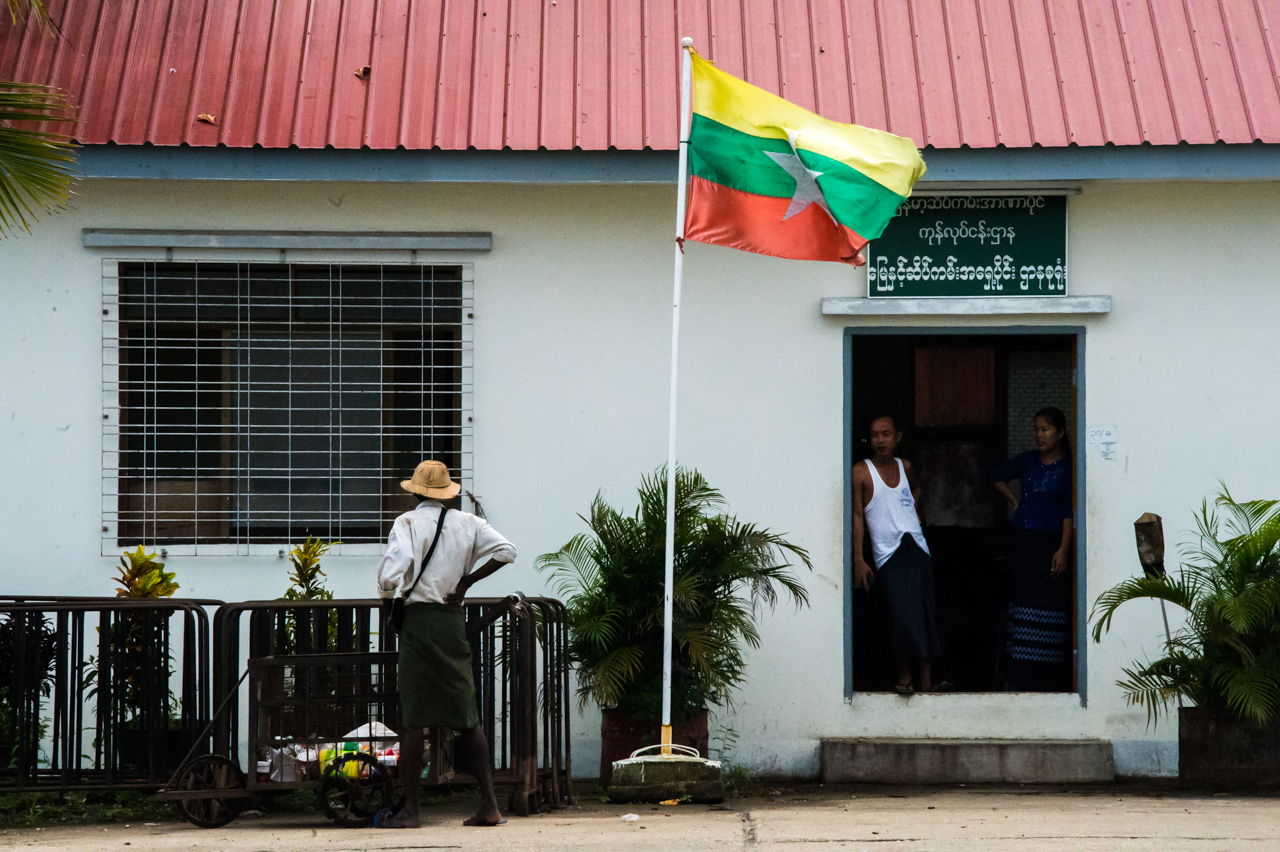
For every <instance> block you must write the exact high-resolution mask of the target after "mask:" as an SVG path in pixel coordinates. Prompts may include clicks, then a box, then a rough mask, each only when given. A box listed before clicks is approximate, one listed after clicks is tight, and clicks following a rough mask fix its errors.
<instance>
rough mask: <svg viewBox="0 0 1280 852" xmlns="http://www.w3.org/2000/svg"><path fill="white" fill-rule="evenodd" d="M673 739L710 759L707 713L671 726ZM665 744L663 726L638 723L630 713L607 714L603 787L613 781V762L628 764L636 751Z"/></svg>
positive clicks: (602, 730)
mask: <svg viewBox="0 0 1280 852" xmlns="http://www.w3.org/2000/svg"><path fill="white" fill-rule="evenodd" d="M671 738H672V740H673V741H674V742H676V743H677V744H679V745H687V746H693V747H694V748H696V749H697V750H698V754H700V755H701V756H703V757H706V756H707V740H708V735H707V711H706V710H703V711H702V712H701V713H698V714H697V715H696V716H694V717H692V718H690V719H686V720H684V721H683V722H676V723H675V724H673V725H672V726H671ZM661 741H662V726H661V725H659V724H658V723H657V722H651V721H647V720H642V719H637V718H636V717H634V716H632V715H631V714H629V713H623V712H621V711H618V710H605V711H604V712H603V713H602V714H601V718H600V786H602V787H608V786H609V782H610V781H611V780H612V778H613V762H614V761H615V760H626V759H627V758H628V757H630V756H631V752H633V751H635V750H636V749H638V748H640V747H642V746H647V745H654V744H655V743H659V742H661Z"/></svg>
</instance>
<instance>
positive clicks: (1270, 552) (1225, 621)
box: [1092, 486, 1280, 724]
mask: <svg viewBox="0 0 1280 852" xmlns="http://www.w3.org/2000/svg"><path fill="white" fill-rule="evenodd" d="M1219 512H1221V515H1222V516H1221V517H1219ZM1196 526H1197V528H1198V529H1197V536H1196V541H1195V543H1194V544H1193V545H1192V546H1191V547H1189V548H1188V549H1187V550H1186V552H1185V556H1186V559H1185V560H1184V562H1183V565H1182V567H1181V570H1180V571H1179V572H1178V575H1177V577H1173V576H1159V577H1150V576H1142V577H1136V578H1134V579H1132V580H1127V581H1125V582H1123V583H1121V584H1119V585H1118V586H1116V587H1114V588H1112V589H1110V590H1108V591H1106V592H1104V593H1103V594H1102V595H1101V596H1100V597H1099V598H1098V600H1097V602H1096V603H1095V604H1094V610H1093V615H1092V617H1093V618H1095V619H1096V623H1095V624H1094V627H1093V638H1094V641H1101V640H1102V634H1103V633H1104V632H1106V631H1107V630H1109V629H1110V627H1111V619H1112V617H1113V616H1114V615H1115V612H1116V609H1117V608H1119V607H1120V605H1121V604H1124V603H1127V602H1128V601H1132V600H1138V599H1142V598H1153V599H1156V600H1163V601H1168V602H1169V603H1171V604H1174V605H1175V606H1178V607H1181V608H1182V609H1183V610H1184V611H1185V612H1186V623H1185V625H1184V626H1183V627H1182V628H1180V629H1179V630H1178V631H1177V632H1176V633H1174V634H1173V635H1172V637H1171V638H1170V639H1169V640H1168V641H1167V642H1166V643H1165V654H1164V656H1162V657H1160V658H1159V659H1157V660H1154V661H1151V662H1148V663H1146V664H1145V665H1135V666H1134V667H1133V668H1129V669H1124V674H1125V678H1126V679H1125V680H1121V681H1117V683H1118V685H1119V686H1120V687H1121V688H1122V689H1123V690H1124V691H1125V693H1126V697H1127V700H1128V701H1129V703H1130V704H1137V705H1141V706H1143V707H1145V708H1146V709H1147V718H1148V722H1149V723H1151V724H1154V723H1156V722H1157V721H1158V719H1159V716H1160V714H1161V713H1162V712H1165V711H1167V710H1168V708H1169V705H1170V703H1171V702H1172V701H1174V700H1175V699H1179V698H1185V699H1189V700H1191V701H1192V702H1194V703H1195V704H1196V705H1197V706H1199V707H1204V708H1208V709H1211V710H1224V709H1225V710H1228V711H1230V712H1231V713H1233V714H1235V715H1237V716H1239V717H1240V718H1242V719H1246V720H1250V721H1253V722H1255V723H1258V724H1263V723H1265V722H1267V721H1268V720H1270V719H1274V718H1275V717H1276V716H1277V713H1278V712H1280V501H1276V500H1253V501H1249V502H1245V503H1239V502H1236V501H1235V500H1233V499H1232V497H1231V495H1230V493H1229V492H1228V491H1227V489H1226V486H1223V488H1222V491H1221V492H1220V493H1219V494H1218V496H1217V497H1216V499H1215V500H1214V502H1213V507H1212V508H1211V507H1210V505H1209V501H1208V500H1206V501H1204V503H1203V504H1202V505H1201V507H1200V513H1199V514H1198V515H1197V516H1196Z"/></svg>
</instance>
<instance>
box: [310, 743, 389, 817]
mask: <svg viewBox="0 0 1280 852" xmlns="http://www.w3.org/2000/svg"><path fill="white" fill-rule="evenodd" d="M353 767H354V768H353ZM320 802H321V804H322V806H323V807H324V813H325V816H327V817H328V818H329V819H331V820H333V821H334V822H335V823H337V824H338V825H340V826H342V827H343V828H363V827H364V826H367V825H370V824H372V822H373V815H374V814H376V813H377V812H378V811H380V810H382V809H383V808H385V807H388V806H389V805H390V804H391V776H390V775H388V774H387V770H386V769H385V768H383V766H382V764H380V763H378V761H376V760H374V759H373V758H372V757H370V756H369V755H367V754H347V755H343V756H342V757H338V758H335V759H334V760H333V762H332V763H330V764H329V765H328V766H327V767H325V770H324V776H323V777H322V778H321V779H320Z"/></svg>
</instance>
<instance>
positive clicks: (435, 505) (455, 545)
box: [378, 500, 516, 603]
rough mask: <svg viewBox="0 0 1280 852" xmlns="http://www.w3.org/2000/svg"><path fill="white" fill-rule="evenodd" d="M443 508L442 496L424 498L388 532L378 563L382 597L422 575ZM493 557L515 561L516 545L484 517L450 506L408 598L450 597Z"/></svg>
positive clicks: (416, 600) (390, 595)
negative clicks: (419, 568) (475, 570)
mask: <svg viewBox="0 0 1280 852" xmlns="http://www.w3.org/2000/svg"><path fill="white" fill-rule="evenodd" d="M443 508H444V506H443V505H442V504H441V503H440V502H439V501H437V500H423V501H422V502H421V503H419V504H418V508H416V509H414V510H413V511H412V512H405V513H404V514H403V515H401V516H400V517H398V518H396V522H395V523H394V524H392V526H391V534H390V535H389V536H388V537H387V553H386V555H385V556H383V557H382V561H381V562H380V563H378V597H380V598H393V597H395V596H396V590H397V589H404V588H406V587H407V586H408V585H409V584H410V583H412V582H413V581H414V579H415V578H416V577H417V576H418V571H417V568H418V566H420V565H421V564H422V560H423V558H424V557H425V556H426V555H427V549H428V548H429V547H431V539H433V538H434V537H435V534H436V522H437V521H438V520H439V519H440V512H441V510H442V509H443ZM490 559H496V560H498V561H499V562H515V561H516V549H515V546H514V545H513V544H512V543H511V542H509V541H507V540H506V539H505V538H503V537H502V535H500V534H499V533H498V531H497V530H495V529H494V528H493V527H491V526H489V522H488V521H486V520H484V519H483V518H478V517H476V516H475V515H472V514H468V513H467V512H459V511H457V510H450V512H449V514H448V515H446V516H445V519H444V528H443V529H441V530H440V543H439V544H437V545H436V552H435V553H434V554H433V555H432V557H431V562H430V564H428V565H427V566H426V573H424V574H423V575H422V579H421V580H419V581H418V584H417V586H416V587H414V590H413V594H412V595H410V596H409V598H408V600H406V601H405V603H424V602H427V601H434V602H435V603H444V599H445V596H446V595H448V594H450V593H451V592H453V590H454V589H456V588H457V586H458V581H459V580H461V579H462V578H463V576H464V575H466V574H470V573H471V571H472V569H474V568H475V567H476V566H477V565H484V564H485V563H486V562H488V561H489V560H490Z"/></svg>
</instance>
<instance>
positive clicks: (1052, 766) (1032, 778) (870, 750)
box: [820, 737, 1116, 784]
mask: <svg viewBox="0 0 1280 852" xmlns="http://www.w3.org/2000/svg"><path fill="white" fill-rule="evenodd" d="M820 760H821V766H822V770H821V771H822V780H823V782H824V783H829V784H830V783H874V784H970V783H974V784H977V783H1018V784H1050V783H1062V784H1083V783H1097V782H1106V781H1112V780H1114V778H1115V774H1116V767H1115V761H1114V759H1113V757H1112V754H1111V743H1110V742H1108V741H1107V740H959V739H957V740H943V739H906V738H896V737H866V738H860V737H832V738H828V739H824V740H822V745H821V750H820Z"/></svg>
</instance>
